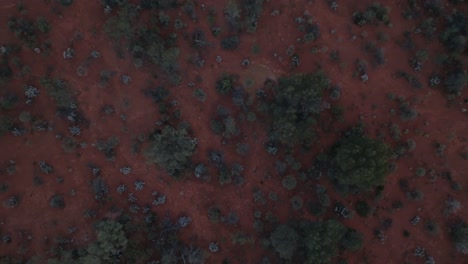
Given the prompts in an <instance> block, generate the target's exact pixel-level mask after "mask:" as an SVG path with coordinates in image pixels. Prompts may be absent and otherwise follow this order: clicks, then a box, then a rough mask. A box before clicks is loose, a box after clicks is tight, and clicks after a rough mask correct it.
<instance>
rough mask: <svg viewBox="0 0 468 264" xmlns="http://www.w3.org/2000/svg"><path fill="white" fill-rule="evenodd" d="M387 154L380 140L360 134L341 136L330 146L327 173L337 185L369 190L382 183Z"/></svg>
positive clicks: (386, 167) (385, 173)
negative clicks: (329, 161)
mask: <svg viewBox="0 0 468 264" xmlns="http://www.w3.org/2000/svg"><path fill="white" fill-rule="evenodd" d="M389 153H390V152H389V148H388V146H387V145H386V144H385V143H384V142H382V141H380V140H376V139H371V138H367V137H365V136H361V135H352V136H349V137H345V138H342V139H341V140H340V141H339V142H338V143H337V144H336V145H335V146H334V147H333V148H332V151H331V164H330V166H331V167H330V170H329V176H330V178H331V179H332V180H333V181H334V183H336V184H338V185H342V186H348V187H350V188H351V189H353V190H354V191H368V190H370V189H372V188H374V187H376V186H378V185H382V184H383V183H384V181H385V176H386V175H387V173H388V158H389Z"/></svg>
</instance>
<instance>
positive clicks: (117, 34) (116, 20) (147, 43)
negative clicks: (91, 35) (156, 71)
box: [104, 1, 179, 80]
mask: <svg viewBox="0 0 468 264" xmlns="http://www.w3.org/2000/svg"><path fill="white" fill-rule="evenodd" d="M145 2H146V3H145V6H146V7H148V8H144V9H143V11H141V10H140V9H139V8H138V7H137V6H136V5H133V4H130V3H125V4H121V5H119V9H118V12H115V13H112V14H113V15H112V16H111V17H110V18H108V19H107V21H106V23H105V25H104V31H105V32H106V33H107V34H108V35H109V36H110V37H111V38H113V39H116V40H119V39H122V38H123V39H125V40H126V44H127V46H128V50H129V51H130V52H131V54H132V55H133V57H134V58H135V59H141V60H146V61H148V62H151V63H154V64H156V65H158V66H159V67H160V68H161V69H162V70H163V71H164V72H166V73H168V74H170V77H171V78H173V79H174V80H175V79H177V76H178V74H177V70H178V64H177V57H178V55H179V50H178V49H177V48H176V47H175V34H173V35H169V36H163V35H162V34H161V33H160V32H159V29H158V27H157V26H154V25H155V23H146V25H145V26H138V25H140V24H141V21H140V12H145V9H150V8H156V7H160V6H164V7H165V6H166V4H165V3H163V2H164V1H153V2H154V3H153V2H151V1H145ZM167 4H168V6H171V3H167Z"/></svg>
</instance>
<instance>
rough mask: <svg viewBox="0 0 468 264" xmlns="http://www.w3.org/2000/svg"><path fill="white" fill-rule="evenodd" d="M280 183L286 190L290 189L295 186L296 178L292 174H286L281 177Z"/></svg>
mask: <svg viewBox="0 0 468 264" xmlns="http://www.w3.org/2000/svg"><path fill="white" fill-rule="evenodd" d="M281 183H282V185H283V187H284V188H285V189H286V190H288V191H290V190H293V189H294V188H296V185H297V180H296V178H295V177H294V176H292V175H288V176H286V177H284V178H283V181H282V182H281Z"/></svg>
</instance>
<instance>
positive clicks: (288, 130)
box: [270, 72, 329, 144]
mask: <svg viewBox="0 0 468 264" xmlns="http://www.w3.org/2000/svg"><path fill="white" fill-rule="evenodd" d="M328 85H329V80H328V78H327V77H326V76H325V75H324V74H323V73H322V72H316V73H299V74H294V75H292V76H289V77H283V78H280V79H279V82H278V84H277V85H276V86H274V87H273V92H274V100H273V102H272V103H271V105H270V112H271V118H272V122H273V125H272V128H271V129H272V136H273V137H274V138H276V139H278V140H280V141H281V142H283V143H286V144H294V143H299V142H302V141H305V140H309V139H310V138H311V137H313V131H312V125H314V124H315V123H316V120H315V116H316V115H318V114H319V113H320V112H321V106H322V96H323V91H324V89H325V88H326V87H328Z"/></svg>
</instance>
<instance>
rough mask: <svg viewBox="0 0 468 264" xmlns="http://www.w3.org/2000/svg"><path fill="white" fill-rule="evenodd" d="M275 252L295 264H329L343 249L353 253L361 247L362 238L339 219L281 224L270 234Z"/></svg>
mask: <svg viewBox="0 0 468 264" xmlns="http://www.w3.org/2000/svg"><path fill="white" fill-rule="evenodd" d="M270 242H271V245H272V247H273V249H274V250H275V251H276V252H277V253H278V254H279V255H280V257H281V258H282V259H284V260H287V261H292V262H293V263H310V264H327V263H330V261H331V260H332V259H333V258H334V257H335V256H336V255H337V254H338V250H339V248H340V246H341V247H343V248H344V249H349V250H352V251H355V250H358V249H360V248H361V246H362V242H363V237H362V235H361V234H360V233H358V232H356V231H355V230H353V229H348V228H347V227H345V226H344V225H343V224H341V223H340V222H339V221H337V220H328V221H325V222H310V221H304V222H301V223H297V224H295V223H292V224H290V225H285V224H283V225H279V226H277V227H276V228H275V230H274V231H273V232H272V233H271V234H270Z"/></svg>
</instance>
